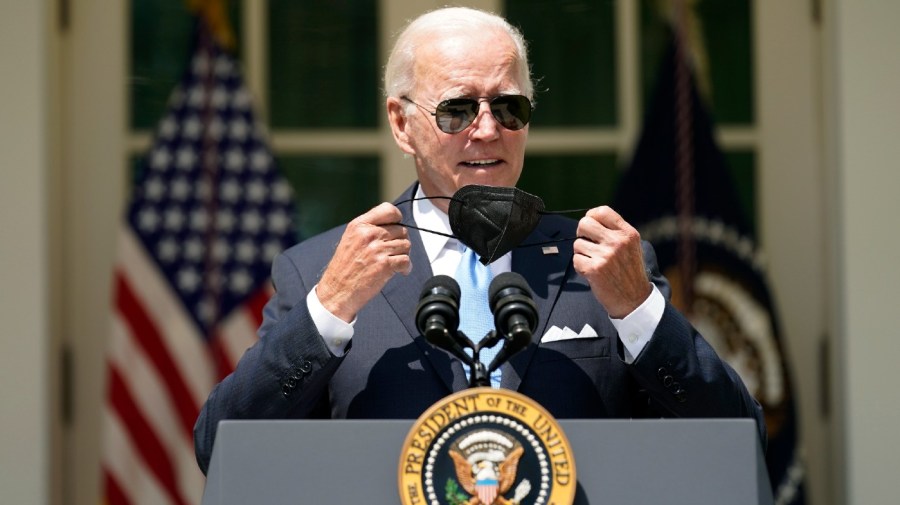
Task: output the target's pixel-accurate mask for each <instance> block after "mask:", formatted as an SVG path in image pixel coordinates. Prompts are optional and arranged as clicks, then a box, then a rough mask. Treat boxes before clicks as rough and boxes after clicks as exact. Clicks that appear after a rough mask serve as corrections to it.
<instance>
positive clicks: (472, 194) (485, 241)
mask: <svg viewBox="0 0 900 505" xmlns="http://www.w3.org/2000/svg"><path fill="white" fill-rule="evenodd" d="M426 198H430V197H426ZM435 198H447V197H435ZM449 200H450V209H449V217H450V229H451V230H453V235H449V236H450V237H451V238H455V239H457V240H459V241H460V242H462V243H463V244H465V245H466V247H468V248H470V249H472V250H473V251H475V252H476V253H477V254H478V257H479V261H480V262H481V263H483V264H485V265H489V264H490V263H492V262H493V261H495V260H496V259H497V258H500V257H501V256H503V255H504V254H506V253H508V252H509V251H511V250H513V249H514V248H516V247H519V246H520V245H522V241H523V240H525V238H526V237H528V235H530V234H531V232H533V231H534V229H535V228H536V227H537V225H538V223H539V222H540V220H541V215H542V214H550V212H546V211H544V201H543V200H541V198H540V197H538V196H535V195H532V194H530V193H526V192H524V191H522V190H521V189H519V188H512V187H494V186H479V185H470V186H464V187H462V188H460V189H459V190H457V191H456V193H455V194H454V195H453V196H452V197H449ZM400 203H404V202H400ZM582 210H586V209H582ZM561 212H578V210H574V211H568V210H567V211H561ZM399 224H402V225H403V226H407V227H409V228H415V229H417V230H420V231H425V232H428V233H437V234H439V235H446V234H444V233H440V232H435V231H432V230H425V229H422V228H416V227H414V226H410V225H407V224H404V223H399ZM573 239H574V237H573V238H568V239H561V240H573ZM561 240H554V241H553V242H559V241H561ZM544 243H545V242H541V243H536V244H524V246H537V245H542V244H544Z"/></svg>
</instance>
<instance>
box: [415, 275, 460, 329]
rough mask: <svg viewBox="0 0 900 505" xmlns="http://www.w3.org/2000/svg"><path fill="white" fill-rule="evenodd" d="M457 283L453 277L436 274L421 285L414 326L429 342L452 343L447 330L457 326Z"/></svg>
mask: <svg viewBox="0 0 900 505" xmlns="http://www.w3.org/2000/svg"><path fill="white" fill-rule="evenodd" d="M459 292H460V291H459V284H457V282H456V280H454V279H453V277H450V276H447V275H436V276H434V277H432V278H431V279H428V281H426V282H425V285H424V286H423V287H422V294H421V295H419V305H418V306H417V307H416V328H417V329H418V330H419V331H420V332H421V333H422V334H423V335H425V338H427V339H428V341H429V342H431V343H433V344H435V345H438V346H441V347H444V346H448V345H452V343H453V342H452V338H451V335H450V334H449V333H447V332H448V331H450V332H453V333H455V332H456V329H457V327H459Z"/></svg>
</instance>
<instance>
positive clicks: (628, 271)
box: [572, 206, 653, 319]
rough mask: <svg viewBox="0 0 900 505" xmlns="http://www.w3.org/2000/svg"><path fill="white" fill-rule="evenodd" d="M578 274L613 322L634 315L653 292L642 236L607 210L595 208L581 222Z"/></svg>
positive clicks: (574, 260)
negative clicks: (645, 264)
mask: <svg viewBox="0 0 900 505" xmlns="http://www.w3.org/2000/svg"><path fill="white" fill-rule="evenodd" d="M578 237H579V238H578V239H576V240H575V244H574V248H575V256H574V258H573V259H572V263H573V265H574V266H575V270H576V271H577V272H578V273H579V274H581V275H583V276H584V277H585V278H586V279H587V280H588V283H590V285H591V291H593V293H594V296H595V297H596V298H597V300H598V301H599V302H600V303H601V304H602V305H603V307H604V308H606V311H607V312H608V313H609V316H610V317H612V318H613V319H622V318H624V317H625V316H627V315H628V314H631V313H632V312H633V311H634V309H636V308H638V307H639V306H640V305H641V304H642V303H644V301H645V300H646V299H647V297H648V296H650V292H651V291H652V290H653V288H652V286H651V285H650V280H649V279H648V278H647V273H646V270H645V267H644V254H643V251H642V249H641V236H640V234H639V233H638V231H637V230H636V229H634V227H633V226H631V225H630V224H628V222H627V221H625V220H624V219H622V216H620V215H619V214H618V213H617V212H616V211H614V210H612V209H611V208H609V207H607V206H603V207H596V208H593V209H591V210H589V211H587V214H585V216H584V217H583V218H581V220H580V221H579V222H578Z"/></svg>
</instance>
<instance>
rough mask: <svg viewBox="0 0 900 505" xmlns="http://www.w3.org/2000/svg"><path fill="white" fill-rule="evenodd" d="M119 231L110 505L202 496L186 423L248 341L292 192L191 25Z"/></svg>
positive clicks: (109, 409) (111, 358)
mask: <svg viewBox="0 0 900 505" xmlns="http://www.w3.org/2000/svg"><path fill="white" fill-rule="evenodd" d="M196 40H197V41H196V45H195V49H194V50H193V52H192V57H191V59H190V63H189V68H188V70H187V71H186V72H185V75H184V77H183V78H182V80H181V82H180V83H179V84H178V86H177V87H176V88H175V90H174V91H173V92H172V94H171V97H170V98H169V103H168V106H167V110H166V112H165V115H164V117H163V118H162V119H161V121H160V122H159V125H158V127H157V129H156V132H155V140H154V142H153V145H152V147H151V149H150V150H149V152H148V153H147V155H146V157H145V158H144V160H143V162H142V164H141V167H140V171H139V173H138V176H137V178H136V182H135V185H134V188H133V192H132V196H131V202H130V204H129V208H128V212H127V216H126V219H125V221H124V223H123V224H122V227H121V231H120V233H119V240H118V246H117V247H118V257H117V261H116V265H115V272H114V275H113V279H114V283H115V286H114V292H115V295H114V300H113V311H112V312H113V323H112V336H111V340H110V346H109V351H108V357H107V366H108V383H107V384H108V385H107V398H106V403H105V406H104V413H103V418H104V419H103V422H104V427H103V438H104V440H103V444H104V447H103V454H102V472H103V473H102V477H103V484H102V485H103V490H102V492H103V494H104V495H105V502H106V503H108V504H109V505H116V504H120V503H122V504H138V503H154V504H156V503H159V504H169V503H171V504H190V503H199V502H200V497H201V495H202V492H203V485H204V483H205V480H204V477H203V474H202V473H201V472H200V470H199V468H198V466H197V463H196V459H195V457H194V451H193V426H194V421H195V420H196V419H197V415H198V414H199V411H200V407H201V406H202V404H203V402H204V401H205V400H206V397H207V395H208V393H209V391H210V390H211V389H212V387H213V385H215V383H216V382H218V381H219V380H220V379H221V378H223V377H224V376H225V375H227V374H228V373H230V372H231V370H232V369H233V368H234V366H235V364H236V363H237V360H238V359H239V358H240V356H241V354H242V353H243V352H244V350H245V349H246V348H247V347H249V346H250V345H252V343H253V342H254V341H255V340H256V328H257V327H258V326H259V323H260V321H261V317H262V316H261V311H262V306H263V305H264V304H265V302H266V300H267V299H268V297H269V295H270V294H271V287H270V283H269V271H270V265H271V262H272V259H273V258H274V256H275V255H276V254H277V253H279V252H280V251H282V250H283V249H284V248H285V247H287V246H289V245H290V244H292V243H293V242H294V234H293V227H292V218H293V215H294V207H293V194H292V190H291V188H290V186H289V185H288V183H287V182H286V181H285V180H284V179H283V178H282V177H281V176H280V175H279V173H278V171H277V169H276V167H275V165H274V162H273V158H272V155H271V154H270V151H269V149H268V146H267V145H266V141H265V130H264V128H263V126H262V125H261V124H260V123H258V122H257V121H256V120H255V119H254V116H253V113H252V110H251V98H250V94H249V93H248V91H247V89H246V87H245V86H244V84H243V82H242V80H241V76H240V73H239V68H238V64H237V62H236V61H235V59H234V58H233V56H232V55H231V54H229V53H228V52H226V51H224V50H222V49H221V48H220V47H219V46H218V45H217V44H216V43H215V42H214V41H213V39H212V38H211V37H210V36H209V34H208V32H207V31H206V30H205V29H204V27H203V24H202V23H199V24H198V30H197V37H196Z"/></svg>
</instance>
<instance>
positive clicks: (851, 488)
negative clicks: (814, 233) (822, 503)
mask: <svg viewBox="0 0 900 505" xmlns="http://www.w3.org/2000/svg"><path fill="white" fill-rule="evenodd" d="M826 6H827V9H826V11H825V13H826V25H825V28H826V29H825V57H826V63H827V73H826V75H825V79H826V81H829V82H830V86H829V89H828V92H827V94H826V100H825V104H826V107H825V112H826V125H827V126H828V130H827V134H826V148H827V149H828V151H827V152H826V158H827V160H828V162H829V163H830V168H831V170H832V172H831V175H832V189H833V191H832V194H831V195H830V197H831V204H832V205H833V209H834V211H833V212H832V213H831V214H830V216H829V217H831V218H832V226H833V229H834V231H835V237H836V239H835V241H834V243H833V245H834V247H835V261H834V267H835V268H836V272H837V282H836V286H835V290H834V291H835V292H834V303H835V306H836V307H837V311H836V314H835V316H836V318H835V319H836V320H835V325H836V330H837V331H839V335H840V340H841V343H842V346H841V348H839V349H836V350H835V354H836V356H837V359H836V364H837V365H838V366H839V370H838V373H839V374H840V375H839V377H840V378H841V380H842V384H843V390H842V395H841V403H840V408H841V410H842V412H843V420H844V423H843V429H842V430H841V434H842V437H841V439H840V442H842V444H843V457H842V458H840V460H841V461H842V463H843V473H844V475H845V476H846V489H845V495H846V496H845V498H846V499H845V500H838V502H843V503H850V504H857V503H858V504H863V503H894V502H896V500H897V491H896V479H897V476H898V475H900V458H898V457H897V454H898V453H900V434H898V429H897V427H898V426H900V401H898V397H900V396H898V393H897V387H896V383H895V382H894V378H895V375H896V373H897V368H898V367H897V362H898V360H900V319H898V308H900V303H898V297H897V289H898V286H900V266H898V257H900V230H898V229H900V226H898V217H900V197H898V191H900V99H898V98H897V93H898V90H900V58H898V55H897V48H898V47H900V30H898V29H897V20H898V19H900V3H898V2H885V1H883V0H832V1H830V2H828V3H827V4H826Z"/></svg>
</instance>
